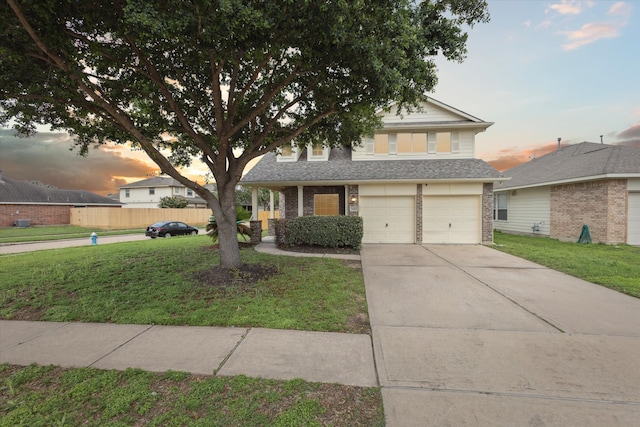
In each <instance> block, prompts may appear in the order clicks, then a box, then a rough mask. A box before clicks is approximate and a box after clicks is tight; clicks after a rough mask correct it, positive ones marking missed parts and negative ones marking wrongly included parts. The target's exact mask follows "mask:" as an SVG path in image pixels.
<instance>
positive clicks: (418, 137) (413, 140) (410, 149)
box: [398, 133, 427, 154]
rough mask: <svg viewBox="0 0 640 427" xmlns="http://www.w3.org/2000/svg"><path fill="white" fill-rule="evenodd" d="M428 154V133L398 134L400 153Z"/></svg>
mask: <svg viewBox="0 0 640 427" xmlns="http://www.w3.org/2000/svg"><path fill="white" fill-rule="evenodd" d="M426 152H427V134H426V133H399V134H398V153H399V154H412V153H426Z"/></svg>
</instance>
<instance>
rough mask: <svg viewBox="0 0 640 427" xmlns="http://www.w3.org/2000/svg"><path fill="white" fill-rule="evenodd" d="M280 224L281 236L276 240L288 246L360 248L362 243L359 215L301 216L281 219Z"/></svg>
mask: <svg viewBox="0 0 640 427" xmlns="http://www.w3.org/2000/svg"><path fill="white" fill-rule="evenodd" d="M278 225H279V227H277V228H279V229H280V230H279V231H280V232H279V233H277V234H279V235H280V236H278V237H280V238H279V239H276V240H279V241H280V242H281V243H283V244H285V245H288V246H299V245H316V246H323V247H329V248H339V247H344V246H349V247H352V248H353V249H360V245H361V244H362V234H363V231H362V218H360V217H358V216H301V217H297V218H293V219H290V220H279V221H278Z"/></svg>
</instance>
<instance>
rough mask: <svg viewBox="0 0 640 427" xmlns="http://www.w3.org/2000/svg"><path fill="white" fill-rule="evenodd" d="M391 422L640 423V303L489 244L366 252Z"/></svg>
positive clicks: (377, 247) (377, 355) (386, 248)
mask: <svg viewBox="0 0 640 427" xmlns="http://www.w3.org/2000/svg"><path fill="white" fill-rule="evenodd" d="M361 255H362V265H363V271H364V279H365V285H366V290H367V300H368V304H369V314H370V320H371V325H372V330H373V342H374V353H375V359H376V365H377V371H378V376H379V381H380V385H381V386H382V395H383V399H384V407H385V414H386V420H387V425H388V426H390V427H392V426H403V427H405V426H431V425H433V426H449V425H451V426H460V425H473V426H479V425H510V426H512V425H518V426H520V425H525V426H549V425H558V426H570V425H576V426H577V425H579V426H604V425H606V426H631V425H640V299H636V298H633V297H629V296H626V295H623V294H620V293H618V292H615V291H611V290H609V289H606V288H603V287H601V286H597V285H594V284H591V283H588V282H585V281H582V280H579V279H575V278H572V277H570V276H567V275H564V274H562V273H558V272H556V271H553V270H550V269H548V268H545V267H542V266H540V265H537V264H534V263H531V262H528V261H525V260H522V259H520V258H517V257H514V256H511V255H507V254H504V253H502V252H499V251H497V250H494V249H491V248H488V247H484V246H416V245H365V246H364V247H363V249H362V251H361Z"/></svg>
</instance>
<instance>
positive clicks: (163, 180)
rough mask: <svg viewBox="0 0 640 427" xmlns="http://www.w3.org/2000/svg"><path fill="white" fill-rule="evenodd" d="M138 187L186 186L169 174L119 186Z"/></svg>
mask: <svg viewBox="0 0 640 427" xmlns="http://www.w3.org/2000/svg"><path fill="white" fill-rule="evenodd" d="M137 187H184V185H182V184H181V183H180V182H179V181H178V180H176V179H174V178H171V177H167V176H153V177H151V178H147V179H143V180H142V181H136V182H130V183H129V184H127V185H123V186H122V187H119V188H137Z"/></svg>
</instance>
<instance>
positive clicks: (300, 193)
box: [298, 185, 304, 216]
mask: <svg viewBox="0 0 640 427" xmlns="http://www.w3.org/2000/svg"><path fill="white" fill-rule="evenodd" d="M303 196H304V186H303V185H298V216H304V200H303Z"/></svg>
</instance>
